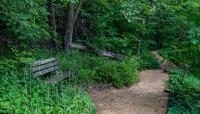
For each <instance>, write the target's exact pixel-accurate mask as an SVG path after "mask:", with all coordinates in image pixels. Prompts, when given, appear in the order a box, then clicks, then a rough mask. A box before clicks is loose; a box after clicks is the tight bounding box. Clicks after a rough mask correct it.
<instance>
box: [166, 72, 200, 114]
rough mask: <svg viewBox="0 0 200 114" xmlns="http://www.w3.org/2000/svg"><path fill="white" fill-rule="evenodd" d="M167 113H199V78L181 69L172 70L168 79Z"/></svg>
mask: <svg viewBox="0 0 200 114" xmlns="http://www.w3.org/2000/svg"><path fill="white" fill-rule="evenodd" d="M167 84H168V89H169V91H170V93H171V94H170V100H169V101H170V102H169V103H170V104H169V110H168V114H199V113H200V80H199V79H198V78H196V77H194V76H193V75H191V74H189V73H186V72H185V71H182V70H172V71H171V72H170V79H169V81H168V83H167Z"/></svg>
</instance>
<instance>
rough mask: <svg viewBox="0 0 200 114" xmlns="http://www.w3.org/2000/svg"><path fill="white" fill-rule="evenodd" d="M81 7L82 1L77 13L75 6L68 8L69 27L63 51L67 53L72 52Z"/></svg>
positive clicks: (71, 5)
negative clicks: (71, 45) (74, 32)
mask: <svg viewBox="0 0 200 114" xmlns="http://www.w3.org/2000/svg"><path fill="white" fill-rule="evenodd" d="M81 5H82V0H81V1H80V3H79V6H78V7H77V9H76V12H75V7H74V5H73V4H71V3H70V4H69V5H68V8H67V26H66V31H65V36H64V42H63V49H64V50H65V51H66V52H68V51H69V50H70V44H71V43H72V40H73V31H74V25H75V22H76V20H77V17H78V14H79V12H80V9H81Z"/></svg>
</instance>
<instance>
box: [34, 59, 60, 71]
mask: <svg viewBox="0 0 200 114" xmlns="http://www.w3.org/2000/svg"><path fill="white" fill-rule="evenodd" d="M54 66H58V61H54V62H52V63H48V64H44V65H41V66H37V67H32V68H31V71H32V73H35V72H38V71H41V70H45V69H48V68H50V67H54Z"/></svg>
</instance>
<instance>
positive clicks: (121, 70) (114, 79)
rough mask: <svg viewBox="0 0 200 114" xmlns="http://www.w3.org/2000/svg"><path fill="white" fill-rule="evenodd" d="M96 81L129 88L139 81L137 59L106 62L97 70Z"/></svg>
mask: <svg viewBox="0 0 200 114" xmlns="http://www.w3.org/2000/svg"><path fill="white" fill-rule="evenodd" d="M95 80H97V81H101V82H107V83H112V84H113V85H114V86H115V87H122V86H129V85H131V84H133V83H134V82H136V81H137V80H138V71H137V62H136V60H135V59H131V60H127V61H123V62H115V61H109V62H106V63H104V64H103V65H102V66H100V67H98V68H97V71H96V77H95Z"/></svg>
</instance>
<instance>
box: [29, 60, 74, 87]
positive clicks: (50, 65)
mask: <svg viewBox="0 0 200 114" xmlns="http://www.w3.org/2000/svg"><path fill="white" fill-rule="evenodd" d="M30 66H31V73H32V76H33V78H37V77H41V76H43V75H46V74H50V75H51V76H52V77H51V78H49V79H47V80H46V82H47V83H58V82H60V81H62V80H64V79H65V78H67V77H69V76H71V74H70V72H65V73H63V72H62V71H61V69H60V67H59V62H58V60H57V59H56V58H50V59H45V60H39V61H36V62H34V63H32V64H31V65H30Z"/></svg>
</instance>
